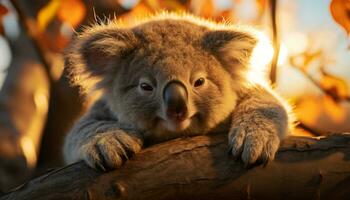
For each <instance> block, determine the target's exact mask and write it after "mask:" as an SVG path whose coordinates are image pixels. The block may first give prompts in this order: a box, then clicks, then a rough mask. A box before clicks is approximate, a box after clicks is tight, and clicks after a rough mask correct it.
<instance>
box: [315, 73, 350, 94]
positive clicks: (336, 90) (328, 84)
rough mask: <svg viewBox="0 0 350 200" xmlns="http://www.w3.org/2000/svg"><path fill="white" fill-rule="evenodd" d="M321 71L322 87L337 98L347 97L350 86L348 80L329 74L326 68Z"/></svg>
mask: <svg viewBox="0 0 350 200" xmlns="http://www.w3.org/2000/svg"><path fill="white" fill-rule="evenodd" d="M321 72H322V77H321V82H320V85H321V87H322V88H323V89H324V90H326V91H327V92H328V93H329V94H330V95H332V97H335V98H336V99H345V98H347V96H348V95H349V88H348V84H347V82H346V81H345V80H344V79H342V78H340V77H338V76H335V75H332V74H329V73H327V72H326V71H324V70H321Z"/></svg>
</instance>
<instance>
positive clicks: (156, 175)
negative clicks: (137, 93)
mask: <svg viewBox="0 0 350 200" xmlns="http://www.w3.org/2000/svg"><path fill="white" fill-rule="evenodd" d="M349 159H350V134H342V135H333V136H329V137H326V138H305V137H290V138H288V139H286V140H285V141H283V143H282V144H281V147H280V149H279V151H278V154H277V156H276V159H275V160H274V161H273V162H270V163H268V164H267V165H266V166H262V165H260V166H255V167H252V168H249V169H246V168H245V167H244V166H243V164H242V163H241V161H239V160H235V159H233V158H232V157H231V156H230V155H228V153H227V139H226V136H225V135H211V136H198V137H193V138H183V139H177V140H173V141H169V142H166V143H162V144H158V145H155V146H152V147H149V148H146V149H144V150H143V151H142V152H141V153H139V154H137V155H136V156H134V158H132V159H131V160H129V161H127V162H126V163H125V165H124V166H122V167H121V168H120V169H118V170H115V171H112V172H109V173H102V172H97V171H95V170H93V169H90V168H88V167H87V166H86V165H85V164H84V163H82V162H80V163H75V164H72V165H70V166H66V167H64V168H61V169H58V170H55V171H52V172H49V173H47V174H46V175H43V176H41V177H38V178H36V179H34V180H32V181H30V182H29V183H27V184H25V185H23V186H21V187H20V188H17V189H16V190H14V191H12V192H10V193H8V194H5V195H4V196H2V198H1V199H3V200H5V199H6V200H10V199H23V200H24V199H46V200H47V199H349V198H350V160H349Z"/></svg>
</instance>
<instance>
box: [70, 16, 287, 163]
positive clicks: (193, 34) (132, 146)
mask: <svg viewBox="0 0 350 200" xmlns="http://www.w3.org/2000/svg"><path fill="white" fill-rule="evenodd" d="M257 41H258V39H257V38H256V37H255V35H254V34H253V33H251V32H249V31H248V30H246V29H243V28H240V27H236V26H234V25H222V24H215V23H212V22H208V21H203V20H202V19H197V18H194V17H191V16H188V15H186V16H178V15H174V14H165V15H163V16H161V17H159V16H156V17H152V18H150V19H147V20H145V21H143V22H139V23H138V24H134V25H130V26H122V25H118V24H115V23H113V22H111V23H110V24H108V25H95V26H93V27H91V28H88V29H87V30H85V31H84V32H83V33H82V34H80V36H79V37H78V38H77V39H76V40H75V41H74V42H73V44H72V46H71V48H70V49H69V50H68V52H67V54H66V64H67V67H68V68H69V69H70V71H71V77H72V80H73V82H74V83H75V84H78V85H80V86H81V87H82V88H83V89H84V91H87V92H89V91H91V90H93V89H101V90H102V91H103V95H102V97H101V99H100V100H98V101H97V102H96V103H95V105H94V106H92V107H91V109H90V111H89V112H88V113H87V114H86V115H85V116H84V117H83V118H82V119H80V120H79V122H77V123H76V124H75V126H74V127H73V129H72V130H71V131H70V133H69V134H68V136H67V137H66V140H65V145H64V158H65V160H66V162H67V163H71V162H75V161H78V160H85V161H86V162H87V163H88V164H89V165H90V166H91V167H99V168H102V169H105V168H106V167H107V168H108V169H113V168H117V167H119V166H120V165H121V164H122V162H123V161H124V160H126V159H128V158H129V157H130V156H131V155H132V154H133V153H137V152H138V151H139V150H140V149H141V148H142V146H143V144H144V143H147V144H152V143H158V142H161V141H165V140H169V139H171V138H177V137H182V136H191V135H200V134H208V133H213V132H219V131H227V132H228V133H229V145H230V147H232V154H233V155H234V156H239V157H241V158H242V160H243V161H244V162H245V163H246V164H252V163H255V162H256V161H257V160H258V159H261V160H263V161H268V160H271V159H273V158H274V155H275V153H276V151H277V148H278V146H279V142H280V139H282V138H283V137H284V136H285V135H286V134H287V132H288V130H289V129H290V127H291V126H290V124H291V123H290V121H291V120H290V117H289V114H288V112H287V110H288V109H287V107H286V104H285V103H283V101H282V100H281V99H280V98H279V97H278V96H277V95H276V94H275V93H274V92H273V91H272V90H270V89H269V88H265V87H263V86H260V85H257V84H251V83H250V81H249V80H247V76H246V73H247V72H248V70H249V69H250V68H249V58H250V55H251V52H252V50H253V48H254V46H255V45H256V43H257ZM198 77H204V78H205V84H204V85H203V86H201V87H199V88H194V86H193V83H194V81H195V80H196V79H198ZM140 80H143V81H146V82H147V83H149V84H150V85H152V86H153V87H154V90H153V91H152V92H151V93H145V92H143V91H140V88H139V82H140ZM172 80H176V81H179V82H181V83H182V84H183V85H184V86H185V87H186V90H187V91H188V102H187V103H188V116H187V117H188V121H189V122H190V123H189V125H188V126H187V125H186V126H185V128H182V129H179V130H175V131H174V130H172V129H171V128H169V127H171V126H170V125H169V124H170V123H172V122H170V120H169V119H168V118H167V116H166V115H165V113H166V112H165V106H164V102H163V100H162V91H163V88H164V87H165V85H166V84H167V83H169V82H170V81H172ZM190 117H191V118H190ZM172 125H173V124H172Z"/></svg>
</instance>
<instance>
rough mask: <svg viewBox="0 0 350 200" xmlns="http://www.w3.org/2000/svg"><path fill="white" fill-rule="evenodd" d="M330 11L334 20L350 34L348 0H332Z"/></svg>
mask: <svg viewBox="0 0 350 200" xmlns="http://www.w3.org/2000/svg"><path fill="white" fill-rule="evenodd" d="M330 11H331V14H332V16H333V18H334V20H335V21H336V22H337V23H338V24H339V25H341V26H342V27H343V28H344V29H345V31H346V33H347V34H348V35H349V34H350V0H332V2H331V4H330Z"/></svg>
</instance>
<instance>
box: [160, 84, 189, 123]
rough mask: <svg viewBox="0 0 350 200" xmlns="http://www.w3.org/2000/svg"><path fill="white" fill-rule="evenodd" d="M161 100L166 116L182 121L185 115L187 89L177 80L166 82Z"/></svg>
mask: <svg viewBox="0 0 350 200" xmlns="http://www.w3.org/2000/svg"><path fill="white" fill-rule="evenodd" d="M163 100H164V104H165V107H166V115H167V117H169V118H171V119H173V120H177V121H183V120H184V119H185V118H186V115H187V90H186V87H185V86H184V85H183V84H182V83H181V82H178V81H172V82H170V83H168V84H167V85H166V86H165V88H164V91H163Z"/></svg>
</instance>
